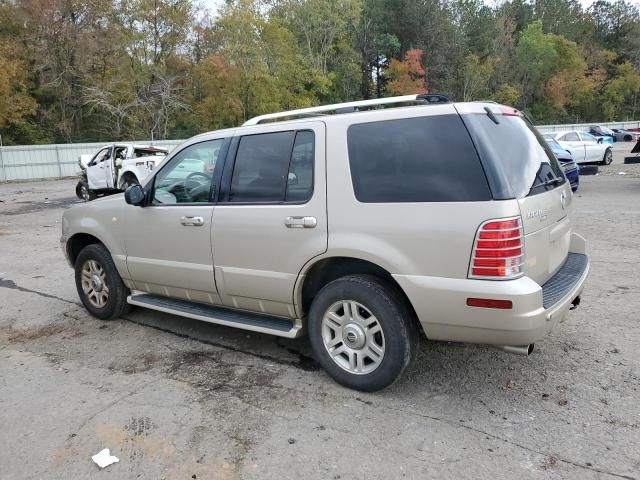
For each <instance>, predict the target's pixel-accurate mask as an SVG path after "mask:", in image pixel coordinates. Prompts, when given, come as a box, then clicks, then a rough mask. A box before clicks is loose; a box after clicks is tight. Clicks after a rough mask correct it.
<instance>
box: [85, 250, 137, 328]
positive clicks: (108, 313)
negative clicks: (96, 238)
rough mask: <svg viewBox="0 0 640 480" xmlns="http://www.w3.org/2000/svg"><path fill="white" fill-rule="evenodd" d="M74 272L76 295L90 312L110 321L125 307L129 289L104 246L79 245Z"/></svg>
mask: <svg viewBox="0 0 640 480" xmlns="http://www.w3.org/2000/svg"><path fill="white" fill-rule="evenodd" d="M75 273H76V288H77V290H78V295H79V296H80V300H82V303H83V304H84V306H85V308H86V309H87V310H88V311H89V313H91V315H93V316H94V317H97V318H99V319H101V320H111V319H114V318H117V317H119V316H121V315H122V314H124V313H126V311H127V310H128V309H129V304H128V303H127V296H128V295H129V289H128V288H127V287H126V286H125V284H124V283H123V282H122V278H120V275H119V274H118V270H117V269H116V266H115V264H114V263H113V259H112V258H111V254H109V251H108V250H107V249H106V248H105V247H104V245H102V244H98V243H96V244H92V245H88V246H86V247H85V248H83V249H82V251H81V252H80V254H79V255H78V258H77V259H76V263H75Z"/></svg>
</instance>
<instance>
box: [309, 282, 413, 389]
mask: <svg viewBox="0 0 640 480" xmlns="http://www.w3.org/2000/svg"><path fill="white" fill-rule="evenodd" d="M345 304H346V305H345ZM347 309H349V311H347ZM354 311H356V312H358V313H357V314H356V315H353V313H352V312H354ZM337 319H338V320H337ZM308 326H309V340H310V342H311V347H312V348H313V351H314V354H315V356H316V358H317V360H318V361H319V362H320V364H321V365H322V367H323V368H324V369H325V370H326V371H327V373H328V374H329V375H330V376H331V377H332V378H333V379H334V380H335V381H336V382H338V383H340V384H342V385H344V386H346V387H348V388H352V389H354V390H360V391H363V392H374V391H376V390H380V389H382V388H385V387H387V386H389V385H391V384H392V383H394V382H395V381H396V380H397V379H398V378H400V376H401V375H402V373H403V372H404V371H405V369H406V368H407V367H408V366H409V365H410V363H411V361H412V360H413V358H414V357H415V354H416V352H417V349H418V341H419V332H418V328H417V323H416V319H415V317H414V314H413V312H412V310H411V309H410V308H409V307H408V305H407V304H406V300H405V299H404V298H403V296H402V295H401V294H400V292H398V290H397V289H396V287H395V286H394V285H392V284H391V283H389V282H386V281H384V280H381V279H379V278H377V277H374V276H371V275H350V276H346V277H342V278H339V279H337V280H334V281H333V282H331V283H329V284H327V285H325V286H324V288H322V290H320V292H319V293H318V294H317V295H316V297H315V298H314V300H313V303H312V304H311V309H310V311H309V318H308ZM361 326H362V327H361ZM374 330H376V331H377V332H375V333H373V334H371V333H369V332H370V331H374ZM330 348H331V351H332V352H334V353H333V355H332V354H330V353H329V349H330ZM380 351H381V352H382V355H380V353H379V352H380ZM335 352H338V353H335ZM358 352H359V353H358ZM375 352H378V353H375ZM374 353H375V355H374ZM351 359H353V360H351ZM358 360H360V361H358Z"/></svg>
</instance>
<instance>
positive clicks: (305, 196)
mask: <svg viewBox="0 0 640 480" xmlns="http://www.w3.org/2000/svg"><path fill="white" fill-rule="evenodd" d="M314 153H315V145H314V135H313V132H312V131H309V130H305V131H302V132H298V133H296V140H295V142H294V144H293V151H292V153H291V162H290V164H289V175H288V181H287V193H286V195H285V200H286V201H287V202H304V201H306V200H309V199H310V198H311V194H312V193H313V161H314V158H315V155H314Z"/></svg>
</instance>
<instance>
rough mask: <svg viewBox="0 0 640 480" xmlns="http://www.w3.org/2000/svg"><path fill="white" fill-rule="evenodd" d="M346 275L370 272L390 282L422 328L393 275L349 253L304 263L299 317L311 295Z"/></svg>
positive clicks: (311, 297) (297, 294)
mask: <svg viewBox="0 0 640 480" xmlns="http://www.w3.org/2000/svg"><path fill="white" fill-rule="evenodd" d="M347 275H372V276H374V277H377V278H380V279H382V280H384V281H385V282H387V283H389V284H391V285H392V286H393V287H394V288H396V289H397V291H398V292H399V293H400V295H401V296H402V298H403V299H404V301H405V302H406V305H407V307H408V308H409V309H410V310H411V312H412V313H413V317H414V319H415V321H416V323H417V324H418V326H419V328H420V329H421V330H422V327H421V325H420V322H419V321H418V317H417V315H416V312H415V309H414V308H413V305H412V303H411V300H409V297H408V296H407V294H406V293H405V292H404V290H403V289H402V287H401V286H400V284H399V283H398V282H397V281H396V280H395V278H393V275H391V273H390V272H389V271H388V270H387V269H385V268H383V267H381V266H380V265H378V264H376V263H374V262H372V261H370V260H365V259H362V258H358V257H351V256H333V257H322V258H319V259H317V260H316V261H315V262H313V263H311V264H309V265H307V266H306V268H305V270H304V272H303V274H302V275H301V277H300V280H299V284H298V286H297V291H296V297H295V298H296V305H297V307H298V310H299V312H298V313H299V315H300V317H304V316H306V315H307V314H308V312H309V309H310V307H311V303H312V302H313V299H314V298H315V296H316V294H317V293H318V292H319V291H320V290H321V289H322V288H323V287H324V286H325V285H327V284H328V283H330V282H332V281H333V280H336V279H338V278H341V277H345V276H347Z"/></svg>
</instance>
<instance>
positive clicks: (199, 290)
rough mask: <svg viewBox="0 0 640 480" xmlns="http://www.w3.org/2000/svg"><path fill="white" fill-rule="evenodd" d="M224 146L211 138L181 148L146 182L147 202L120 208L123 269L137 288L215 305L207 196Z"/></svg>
mask: <svg viewBox="0 0 640 480" xmlns="http://www.w3.org/2000/svg"><path fill="white" fill-rule="evenodd" d="M226 143H227V144H228V142H226ZM224 145H225V140H224V139H214V140H208V141H201V142H199V143H195V144H191V145H189V146H187V147H185V148H183V149H182V150H180V151H179V152H177V153H176V154H174V155H173V156H172V158H171V159H169V160H168V161H167V162H166V163H165V165H164V166H163V167H162V168H161V169H160V170H158V172H157V173H156V175H155V176H154V178H153V179H152V181H151V183H150V190H149V192H148V195H149V197H150V198H149V199H148V201H147V204H146V205H145V206H144V207H135V206H129V208H127V209H126V215H127V219H126V221H127V223H128V226H129V228H128V231H127V237H126V249H127V268H128V269H129V274H130V275H131V279H132V280H133V282H134V285H135V288H136V289H137V290H142V291H145V292H150V293H154V294H157V295H163V296H167V297H172V298H181V299H185V300H191V301H195V302H201V303H209V304H217V303H220V299H219V297H218V294H217V291H216V286H215V281H214V274H213V254H212V250H211V219H212V215H213V211H214V204H213V203H212V201H211V195H212V193H214V189H215V185H216V183H217V182H216V178H217V176H218V172H217V170H216V169H215V166H216V164H217V160H218V156H219V153H220V152H221V147H223V146H224Z"/></svg>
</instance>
